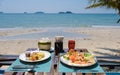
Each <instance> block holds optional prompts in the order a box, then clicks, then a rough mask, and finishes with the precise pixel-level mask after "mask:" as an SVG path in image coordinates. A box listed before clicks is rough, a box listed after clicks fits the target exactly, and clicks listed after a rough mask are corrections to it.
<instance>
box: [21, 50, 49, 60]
mask: <svg viewBox="0 0 120 75" xmlns="http://www.w3.org/2000/svg"><path fill="white" fill-rule="evenodd" d="M31 52H43V53H44V54H45V57H44V58H42V59H40V60H36V61H32V60H27V59H26V56H25V53H22V54H21V55H20V56H19V59H20V60H22V61H25V62H39V61H43V60H46V59H48V58H49V57H50V56H51V54H50V53H49V52H48V51H31Z"/></svg>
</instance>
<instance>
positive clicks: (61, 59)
mask: <svg viewBox="0 0 120 75" xmlns="http://www.w3.org/2000/svg"><path fill="white" fill-rule="evenodd" d="M94 60H95V63H93V64H91V65H79V64H74V63H69V61H68V60H66V59H65V58H64V57H63V55H62V56H61V57H60V61H61V62H62V63H64V64H66V65H68V66H73V67H90V66H93V65H95V64H96V63H97V59H96V58H95V57H94ZM66 61H67V62H66Z"/></svg>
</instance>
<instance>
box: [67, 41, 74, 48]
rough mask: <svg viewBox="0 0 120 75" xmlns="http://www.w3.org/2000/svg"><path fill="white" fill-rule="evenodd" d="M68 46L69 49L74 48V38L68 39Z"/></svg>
mask: <svg viewBox="0 0 120 75" xmlns="http://www.w3.org/2000/svg"><path fill="white" fill-rule="evenodd" d="M68 48H69V50H70V49H74V48H75V40H69V41H68Z"/></svg>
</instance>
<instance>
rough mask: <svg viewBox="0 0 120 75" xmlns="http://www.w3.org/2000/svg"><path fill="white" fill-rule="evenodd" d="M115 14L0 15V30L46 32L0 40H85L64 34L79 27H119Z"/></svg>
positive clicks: (0, 37) (2, 37)
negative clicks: (38, 30)
mask: <svg viewBox="0 0 120 75" xmlns="http://www.w3.org/2000/svg"><path fill="white" fill-rule="evenodd" d="M119 18H120V17H119V16H118V15H117V14H0V30H2V29H3V30H4V29H7V30H8V29H12V30H13V29H14V30H16V29H24V28H25V29H26V28H35V29H36V28H39V29H44V30H46V32H42V33H41V32H40V33H29V34H19V35H14V36H0V40H18V39H40V38H42V37H48V38H54V37H55V36H64V37H65V38H72V39H77V38H87V37H90V36H88V35H85V34H80V33H71V32H65V31H64V30H70V29H73V28H74V29H75V28H76V29H77V28H80V27H117V28H118V27H119V28H120V23H116V22H117V20H118V19H119Z"/></svg>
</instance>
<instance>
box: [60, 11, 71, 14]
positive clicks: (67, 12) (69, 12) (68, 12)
mask: <svg viewBox="0 0 120 75" xmlns="http://www.w3.org/2000/svg"><path fill="white" fill-rule="evenodd" d="M59 14H72V12H71V11H66V12H59Z"/></svg>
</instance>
